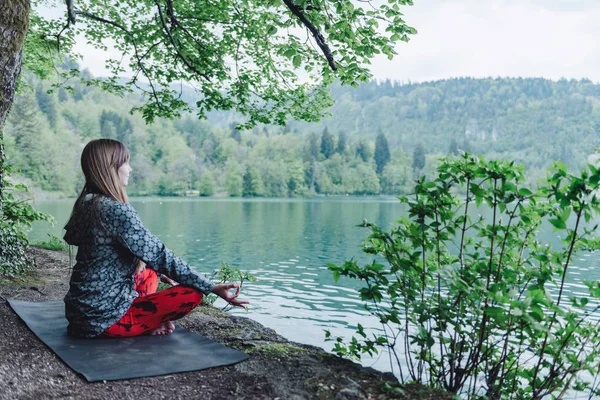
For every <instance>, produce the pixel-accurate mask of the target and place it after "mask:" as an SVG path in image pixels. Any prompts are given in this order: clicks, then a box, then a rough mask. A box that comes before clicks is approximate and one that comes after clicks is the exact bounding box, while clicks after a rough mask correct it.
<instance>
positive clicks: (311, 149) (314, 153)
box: [308, 132, 320, 160]
mask: <svg viewBox="0 0 600 400" xmlns="http://www.w3.org/2000/svg"><path fill="white" fill-rule="evenodd" d="M319 153H320V150H319V137H318V136H317V134H316V133H314V132H313V133H311V134H310V135H308V154H309V156H310V157H311V158H312V159H313V160H317V159H318V158H319Z"/></svg>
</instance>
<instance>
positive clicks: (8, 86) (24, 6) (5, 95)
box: [0, 0, 30, 216]
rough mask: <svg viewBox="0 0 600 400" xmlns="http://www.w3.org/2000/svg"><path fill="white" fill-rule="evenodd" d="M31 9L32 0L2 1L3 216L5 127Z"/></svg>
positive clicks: (0, 128)
mask: <svg viewBox="0 0 600 400" xmlns="http://www.w3.org/2000/svg"><path fill="white" fill-rule="evenodd" d="M29 10H30V5H29V0H14V1H13V0H0V82H2V84H1V85H0V216H1V213H2V201H3V197H4V196H3V195H4V161H5V160H4V135H3V131H4V129H3V128H4V121H5V120H6V116H7V115H8V112H9V110H10V107H11V105H12V102H13V99H14V97H15V89H16V87H17V78H18V76H19V74H20V73H21V64H22V57H23V44H24V42H25V35H26V33H27V27H28V24H29Z"/></svg>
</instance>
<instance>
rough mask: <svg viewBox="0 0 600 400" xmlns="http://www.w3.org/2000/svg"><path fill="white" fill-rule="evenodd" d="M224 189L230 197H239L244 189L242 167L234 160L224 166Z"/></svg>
mask: <svg viewBox="0 0 600 400" xmlns="http://www.w3.org/2000/svg"><path fill="white" fill-rule="evenodd" d="M225 190H227V193H229V195H230V196H232V197H240V196H241V195H242V193H243V191H244V177H243V175H242V167H241V166H240V164H238V163H237V162H236V161H234V160H231V161H229V162H228V163H227V166H226V172H225Z"/></svg>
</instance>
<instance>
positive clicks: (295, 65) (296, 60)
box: [292, 54, 302, 68]
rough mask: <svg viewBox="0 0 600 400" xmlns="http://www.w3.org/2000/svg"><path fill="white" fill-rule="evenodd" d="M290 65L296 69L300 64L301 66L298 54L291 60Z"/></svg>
mask: <svg viewBox="0 0 600 400" xmlns="http://www.w3.org/2000/svg"><path fill="white" fill-rule="evenodd" d="M292 63H293V64H294V67H296V68H298V67H299V66H300V64H302V57H300V55H299V54H296V55H295V56H294V58H293V59H292Z"/></svg>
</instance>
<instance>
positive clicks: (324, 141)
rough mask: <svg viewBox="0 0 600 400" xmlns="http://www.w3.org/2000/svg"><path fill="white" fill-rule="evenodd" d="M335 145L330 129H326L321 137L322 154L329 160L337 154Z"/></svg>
mask: <svg viewBox="0 0 600 400" xmlns="http://www.w3.org/2000/svg"><path fill="white" fill-rule="evenodd" d="M334 149H335V147H334V145H333V135H332V134H331V133H329V129H327V128H325V129H324V130H323V134H322V135H321V154H323V156H324V157H325V159H328V158H329V157H331V156H332V155H333V153H334V152H335V150H334Z"/></svg>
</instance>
